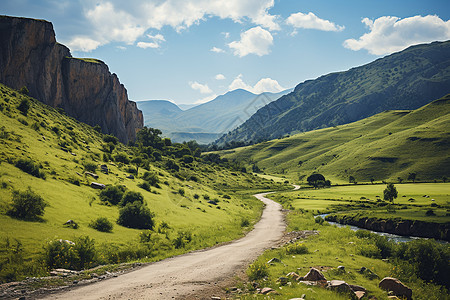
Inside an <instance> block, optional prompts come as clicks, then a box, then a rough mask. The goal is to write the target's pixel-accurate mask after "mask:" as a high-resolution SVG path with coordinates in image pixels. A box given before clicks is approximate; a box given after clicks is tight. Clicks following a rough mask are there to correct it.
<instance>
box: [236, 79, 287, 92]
mask: <svg viewBox="0 0 450 300" xmlns="http://www.w3.org/2000/svg"><path fill="white" fill-rule="evenodd" d="M242 77H243V76H242V74H239V75H238V76H237V77H236V78H235V79H234V80H233V81H232V82H231V84H230V85H229V86H228V90H229V91H233V90H236V89H244V90H247V91H249V92H252V93H254V94H261V93H264V92H271V93H278V92H281V91H283V90H285V88H284V87H282V86H281V85H280V84H279V83H278V81H276V80H275V79H272V78H262V79H260V80H259V81H258V82H257V83H256V84H255V85H254V86H251V85H249V84H247V83H245V81H244V80H243V79H242Z"/></svg>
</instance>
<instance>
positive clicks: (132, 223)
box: [117, 201, 154, 229]
mask: <svg viewBox="0 0 450 300" xmlns="http://www.w3.org/2000/svg"><path fill="white" fill-rule="evenodd" d="M117 223H118V224H119V225H122V226H125V227H129V228H137V229H152V228H153V225H154V224H153V215H152V213H151V212H150V210H149V209H148V208H147V207H145V205H144V204H142V203H141V202H138V201H136V202H133V203H128V204H127V205H125V207H123V208H121V209H120V210H119V219H117Z"/></svg>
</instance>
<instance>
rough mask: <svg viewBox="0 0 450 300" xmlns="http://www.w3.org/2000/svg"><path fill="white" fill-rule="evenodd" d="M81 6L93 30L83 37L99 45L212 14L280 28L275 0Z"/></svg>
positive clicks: (147, 0) (110, 1)
mask: <svg viewBox="0 0 450 300" xmlns="http://www.w3.org/2000/svg"><path fill="white" fill-rule="evenodd" d="M81 5H82V6H83V7H82V9H83V11H84V17H85V18H86V22H87V24H86V26H84V28H89V31H90V33H88V34H86V35H85V36H84V37H83V38H85V39H87V38H89V39H90V40H91V41H95V42H96V43H97V47H98V46H99V45H104V44H107V43H110V42H124V43H126V44H129V45H131V44H134V43H135V42H136V40H137V39H138V38H140V37H142V36H143V35H144V33H145V32H146V31H147V30H149V29H157V30H160V29H161V28H162V27H163V26H171V27H172V28H174V29H175V30H177V31H181V30H183V29H186V28H189V27H190V26H192V25H194V24H199V23H200V22H202V21H205V20H207V18H208V17H211V16H216V17H219V18H221V19H231V20H233V21H234V22H238V23H241V22H243V21H245V20H248V21H250V22H251V23H253V24H255V25H259V26H262V27H264V28H267V29H269V30H279V29H280V26H279V24H278V23H277V16H274V15H271V14H269V12H268V11H269V10H270V9H271V8H272V7H273V6H274V0H227V1H223V0H129V1H126V2H124V1H121V0H104V1H94V0H85V1H81ZM152 42H153V43H156V42H155V41H152ZM144 43H145V42H144ZM68 44H73V45H78V44H79V41H78V42H77V40H75V38H73V39H72V41H69V42H68ZM93 45H94V44H93V43H90V44H89V47H80V45H78V48H76V49H73V50H79V51H85V50H84V49H88V50H87V51H90V50H93V49H95V48H93V47H94V46H93ZM141 45H143V44H141Z"/></svg>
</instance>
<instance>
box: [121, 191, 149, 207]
mask: <svg viewBox="0 0 450 300" xmlns="http://www.w3.org/2000/svg"><path fill="white" fill-rule="evenodd" d="M133 202H139V203H144V196H142V194H141V193H139V192H134V191H127V192H126V193H125V194H124V195H123V197H122V201H120V206H125V205H127V204H128V203H133Z"/></svg>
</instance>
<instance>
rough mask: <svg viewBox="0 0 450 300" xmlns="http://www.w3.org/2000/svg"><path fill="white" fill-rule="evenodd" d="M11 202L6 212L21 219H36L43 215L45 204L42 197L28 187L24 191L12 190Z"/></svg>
mask: <svg viewBox="0 0 450 300" xmlns="http://www.w3.org/2000/svg"><path fill="white" fill-rule="evenodd" d="M12 202H13V203H12V205H11V208H10V209H9V210H8V211H7V214H8V215H10V216H11V217H15V218H17V219H22V220H38V219H39V217H40V216H43V215H44V209H45V207H46V206H47V203H46V202H45V201H44V199H43V198H42V197H41V196H39V195H38V194H36V193H34V192H33V191H32V190H31V189H30V188H28V190H26V191H25V192H20V191H14V192H13V196H12Z"/></svg>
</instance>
